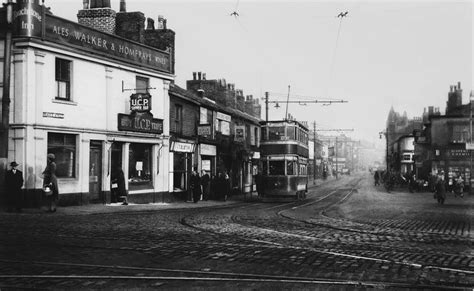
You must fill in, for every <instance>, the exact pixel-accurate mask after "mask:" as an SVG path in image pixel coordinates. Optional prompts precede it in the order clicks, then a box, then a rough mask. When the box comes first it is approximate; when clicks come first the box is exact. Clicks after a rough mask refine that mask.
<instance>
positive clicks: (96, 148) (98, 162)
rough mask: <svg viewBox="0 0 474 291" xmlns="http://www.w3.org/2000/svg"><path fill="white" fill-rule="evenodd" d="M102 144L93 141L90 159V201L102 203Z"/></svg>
mask: <svg viewBox="0 0 474 291" xmlns="http://www.w3.org/2000/svg"><path fill="white" fill-rule="evenodd" d="M101 185H102V142H100V141H91V144H90V158H89V201H90V202H99V201H102V199H101V198H102V197H101V196H102V187H101Z"/></svg>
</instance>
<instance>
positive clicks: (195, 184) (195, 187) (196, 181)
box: [191, 174, 201, 195]
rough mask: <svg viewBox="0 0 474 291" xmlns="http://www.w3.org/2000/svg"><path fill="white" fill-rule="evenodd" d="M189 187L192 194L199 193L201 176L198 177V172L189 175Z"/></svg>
mask: <svg viewBox="0 0 474 291" xmlns="http://www.w3.org/2000/svg"><path fill="white" fill-rule="evenodd" d="M191 189H192V191H193V195H201V178H200V177H199V174H193V175H191Z"/></svg>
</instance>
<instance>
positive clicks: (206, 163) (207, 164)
mask: <svg viewBox="0 0 474 291" xmlns="http://www.w3.org/2000/svg"><path fill="white" fill-rule="evenodd" d="M201 169H202V170H203V171H208V172H210V171H211V160H202V161H201Z"/></svg>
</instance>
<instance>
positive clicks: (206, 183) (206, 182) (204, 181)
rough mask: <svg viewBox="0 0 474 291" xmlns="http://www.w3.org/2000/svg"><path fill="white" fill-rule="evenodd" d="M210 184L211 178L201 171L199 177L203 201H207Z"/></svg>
mask: <svg viewBox="0 0 474 291" xmlns="http://www.w3.org/2000/svg"><path fill="white" fill-rule="evenodd" d="M210 182H211V178H210V177H209V174H208V173H207V172H206V171H202V176H201V186H202V198H203V200H205V201H207V200H208V199H209V191H210V186H211V185H210Z"/></svg>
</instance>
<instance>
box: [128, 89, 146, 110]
mask: <svg viewBox="0 0 474 291" xmlns="http://www.w3.org/2000/svg"><path fill="white" fill-rule="evenodd" d="M150 110H151V95H150V94H148V93H135V94H132V95H131V96H130V111H134V112H148V111H150Z"/></svg>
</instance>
